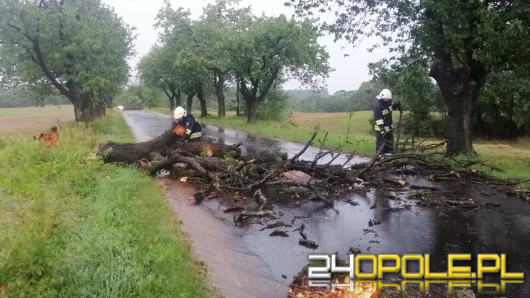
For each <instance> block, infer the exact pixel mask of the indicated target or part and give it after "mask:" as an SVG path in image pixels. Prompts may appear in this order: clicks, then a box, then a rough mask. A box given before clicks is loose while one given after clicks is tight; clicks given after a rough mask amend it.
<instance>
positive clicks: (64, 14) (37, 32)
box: [0, 0, 134, 121]
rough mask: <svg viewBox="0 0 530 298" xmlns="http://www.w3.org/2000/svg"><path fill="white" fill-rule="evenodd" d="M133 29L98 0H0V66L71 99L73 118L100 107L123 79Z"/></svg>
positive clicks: (15, 78)
mask: <svg viewBox="0 0 530 298" xmlns="http://www.w3.org/2000/svg"><path fill="white" fill-rule="evenodd" d="M133 38H134V37H133V35H132V29H131V28H130V27H128V26H127V25H126V24H125V23H124V22H123V21H122V19H121V18H119V17H118V16H117V15H116V14H115V13H114V11H113V10H112V9H111V8H109V7H108V6H106V5H103V4H102V3H101V2H100V1H99V0H67V1H56V0H40V1H8V0H1V1H0V57H1V58H0V65H1V67H0V71H2V74H1V75H2V76H3V77H6V78H8V79H9V80H10V81H11V82H13V83H15V84H26V85H43V86H47V87H50V90H51V89H52V88H51V87H53V88H54V89H55V91H56V92H59V93H60V94H61V95H64V96H66V97H68V98H69V99H70V101H71V102H72V104H73V105H74V110H75V116H76V120H77V121H86V120H91V119H93V118H94V117H96V116H98V115H99V114H101V113H103V112H104V103H105V98H107V97H109V96H113V95H115V94H116V93H117V92H118V91H119V88H120V86H121V85H122V84H124V83H126V82H127V80H128V70H129V69H128V65H127V61H126V58H127V57H128V56H130V55H132V53H133V50H132V41H133Z"/></svg>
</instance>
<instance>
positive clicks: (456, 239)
mask: <svg viewBox="0 0 530 298" xmlns="http://www.w3.org/2000/svg"><path fill="white" fill-rule="evenodd" d="M125 115H126V119H127V123H128V124H129V126H131V128H132V129H133V132H134V133H135V135H136V136H137V138H138V140H139V141H143V140H147V139H150V138H153V137H155V136H158V135H159V134H160V133H161V132H162V131H164V130H165V129H166V126H167V125H168V123H169V118H168V117H166V116H164V115H160V114H154V113H148V112H142V111H134V112H132V111H131V112H125ZM205 131H206V133H207V134H208V136H209V137H213V138H215V139H217V140H219V141H221V142H226V143H227V144H234V143H239V142H241V143H243V144H244V145H243V146H242V149H243V153H246V154H253V153H256V152H259V151H262V150H265V149H267V148H270V147H280V148H282V150H283V151H285V152H287V153H288V154H290V155H291V156H292V155H294V154H296V153H297V152H299V151H300V150H301V148H302V147H303V144H298V143H293V142H285V141H279V140H271V139H268V138H262V137H255V136H252V135H250V134H248V133H244V132H238V131H235V130H231V129H223V128H217V127H212V126H208V127H207V128H206V129H205ZM317 152H318V149H317V148H310V150H308V152H306V153H305V154H304V156H303V157H304V158H306V159H311V158H312V155H314V154H316V153H317ZM363 160H364V158H361V157H360V158H358V159H355V160H354V161H356V162H360V161H363ZM409 182H410V183H411V184H414V185H422V186H432V184H431V183H430V182H428V181H425V180H422V179H412V178H411V177H409ZM164 185H166V187H168V188H167V189H168V190H167V191H168V197H169V198H170V202H172V205H173V207H174V208H175V210H176V213H177V215H178V217H179V218H180V219H182V221H183V223H184V227H185V231H186V233H188V234H189V235H190V238H191V240H192V242H193V247H194V251H195V252H196V253H197V255H198V257H199V258H200V259H202V260H203V261H205V262H206V263H207V264H208V266H209V267H210V271H211V272H212V275H213V280H214V282H216V284H217V285H218V287H219V288H221V292H223V293H224V294H225V295H226V296H228V297H251V296H254V297H285V296H286V294H287V285H288V284H289V283H290V282H291V280H292V277H293V276H294V275H296V274H297V273H298V271H299V270H300V269H301V268H303V266H304V265H306V264H307V254H308V253H310V252H320V253H334V252H337V253H338V254H339V255H340V256H343V257H344V258H345V257H346V255H347V254H348V252H349V250H350V248H355V249H359V250H360V251H361V252H363V253H397V254H404V253H422V254H426V253H429V254H431V258H432V260H433V261H434V262H433V267H434V270H444V271H445V270H446V268H447V267H446V266H447V264H446V255H447V253H472V254H477V253H506V254H507V255H508V269H509V270H511V271H517V272H524V273H525V275H528V274H530V254H529V253H528V252H529V251H530V229H529V228H528V227H530V205H529V204H527V203H525V202H523V201H520V200H517V199H514V198H510V197H509V195H506V194H503V193H497V192H496V190H495V189H494V188H493V187H491V186H483V187H480V189H478V188H477V187H476V186H474V187H464V186H461V185H456V184H453V185H441V187H443V188H444V189H446V190H450V191H454V190H457V189H460V192H459V193H458V194H459V197H461V198H465V199H472V200H474V201H475V202H477V203H478V204H479V205H481V206H484V204H486V203H488V204H492V205H495V204H500V205H501V207H500V208H485V207H480V208H475V209H471V210H463V209H461V208H451V207H438V208H424V207H418V206H417V205H416V203H417V201H416V200H410V199H407V196H406V194H404V193H402V194H400V193H389V192H388V191H385V190H370V191H367V192H364V191H355V192H352V193H350V194H348V195H347V196H346V197H344V199H343V200H340V201H339V202H338V203H337V204H336V205H335V209H323V210H321V211H319V212H316V213H313V214H312V215H311V216H310V217H309V218H299V217H303V216H305V215H307V214H308V211H310V210H315V208H318V207H319V206H321V203H318V202H308V203H304V204H302V205H301V206H299V207H296V208H295V207H292V206H291V205H290V204H285V203H283V204H281V206H279V205H277V204H276V205H275V206H274V207H275V209H281V211H282V213H283V216H282V218H281V220H282V221H283V222H285V223H289V224H290V223H291V222H293V225H292V227H288V228H285V230H286V232H287V233H288V235H289V237H270V236H269V234H270V233H271V232H272V230H262V229H263V227H264V226H263V225H258V224H253V225H248V226H244V227H236V226H235V225H234V223H233V218H232V217H233V214H230V213H223V212H222V210H223V209H225V208H226V207H230V206H232V205H230V203H228V202H227V201H218V200H208V201H204V202H203V203H202V204H201V205H200V206H197V205H192V204H190V203H189V202H187V203H186V204H183V203H182V202H181V201H180V200H182V198H181V197H179V195H176V194H178V193H179V191H180V188H179V187H178V185H179V183H177V182H175V181H173V182H171V183H170V182H168V181H165V182H164ZM176 185H177V186H176ZM437 186H439V185H437ZM396 198H398V199H396ZM175 204H177V205H180V207H179V208H176V207H175ZM370 221H372V223H374V222H375V223H377V224H376V225H373V226H370ZM187 222H190V223H187ZM302 223H303V224H304V225H305V230H304V233H305V234H306V235H307V237H308V238H309V239H311V240H314V241H315V242H317V243H318V244H319V247H318V249H316V250H311V249H309V248H306V247H302V246H300V245H299V244H298V241H299V240H300V238H301V236H300V235H299V233H298V231H294V230H295V229H296V228H297V227H299V226H300V225H301V224H302ZM195 225H198V226H199V227H200V226H201V225H202V228H197V227H196V226H195ZM206 227H207V230H205V229H206ZM206 231H208V232H206ZM218 251H220V252H221V253H218ZM242 257H244V261H241V260H240V258H242ZM227 267H229V269H227ZM227 270H229V271H227ZM238 270H240V271H238ZM227 276H228V278H227ZM250 276H251V277H252V278H251V279H254V276H256V278H255V279H256V281H259V282H255V283H254V282H247V281H246V279H249V277H250ZM230 281H231V282H230ZM220 283H221V285H219V284H220ZM238 293H242V294H241V295H239V294H238ZM263 293H265V294H266V295H265V296H264V295H263ZM243 294H244V295H243ZM506 295H507V296H509V297H530V287H529V285H528V283H525V284H523V285H512V286H509V287H508V289H507V293H506Z"/></svg>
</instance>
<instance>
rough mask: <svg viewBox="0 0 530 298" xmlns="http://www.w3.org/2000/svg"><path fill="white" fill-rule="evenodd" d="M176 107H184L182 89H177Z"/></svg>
mask: <svg viewBox="0 0 530 298" xmlns="http://www.w3.org/2000/svg"><path fill="white" fill-rule="evenodd" d="M175 105H176V106H178V107H180V106H182V92H181V91H180V89H177V92H175Z"/></svg>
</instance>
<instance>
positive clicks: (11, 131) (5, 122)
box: [0, 105, 74, 136]
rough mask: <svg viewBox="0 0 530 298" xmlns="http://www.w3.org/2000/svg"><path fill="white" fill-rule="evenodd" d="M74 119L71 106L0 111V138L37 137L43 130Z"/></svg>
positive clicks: (5, 109)
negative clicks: (15, 136)
mask: <svg viewBox="0 0 530 298" xmlns="http://www.w3.org/2000/svg"><path fill="white" fill-rule="evenodd" d="M73 119H74V108H73V106H71V105H61V106H45V107H29V108H4V109H0V136H8V135H17V134H25V135H27V134H29V135H38V134H39V133H40V132H42V131H43V130H46V129H47V128H50V127H52V126H54V125H57V124H58V123H61V122H68V121H72V120H73Z"/></svg>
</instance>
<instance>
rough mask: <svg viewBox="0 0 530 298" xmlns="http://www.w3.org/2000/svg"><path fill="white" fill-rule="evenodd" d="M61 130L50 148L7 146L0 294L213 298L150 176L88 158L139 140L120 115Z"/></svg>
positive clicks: (0, 159)
mask: <svg viewBox="0 0 530 298" xmlns="http://www.w3.org/2000/svg"><path fill="white" fill-rule="evenodd" d="M59 132H60V144H59V146H58V147H57V148H56V149H52V150H49V149H46V148H44V147H43V146H42V145H41V144H40V143H39V142H36V141H33V140H31V138H29V137H10V138H5V139H2V141H1V143H0V210H2V212H1V213H0V296H4V295H5V296H12V297H20V296H22V297H30V296H31V297H35V296H101V297H124V296H127V297H136V296H144V297H145V296H149V297H201V296H207V295H208V289H207V285H206V282H204V281H203V279H204V278H203V276H202V274H201V273H200V270H199V268H198V266H197V265H196V264H195V263H194V262H193V261H192V260H190V252H189V248H188V247H187V245H186V244H185V242H184V241H183V239H182V234H181V232H180V230H179V227H178V224H177V223H176V222H175V220H174V217H173V214H172V213H171V211H170V209H169V208H168V207H167V206H166V204H165V200H164V198H163V195H162V193H161V191H160V190H159V189H158V187H157V186H156V185H155V183H153V181H152V180H151V178H149V177H148V176H146V175H144V174H143V173H141V172H139V171H138V170H136V169H134V168H122V167H117V166H113V165H105V164H103V163H102V162H101V161H99V160H94V159H93V158H89V156H91V155H92V154H93V152H94V151H95V148H96V146H97V144H99V143H100V142H102V141H104V140H107V139H112V140H116V141H131V140H132V136H131V134H130V132H129V129H128V127H127V125H126V124H125V121H124V120H123V118H122V117H121V115H120V114H118V113H116V112H110V114H109V115H108V116H107V117H105V118H104V119H101V120H98V121H96V122H94V123H92V124H90V125H88V126H85V125H77V124H67V125H62V126H61V127H60V128H59Z"/></svg>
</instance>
